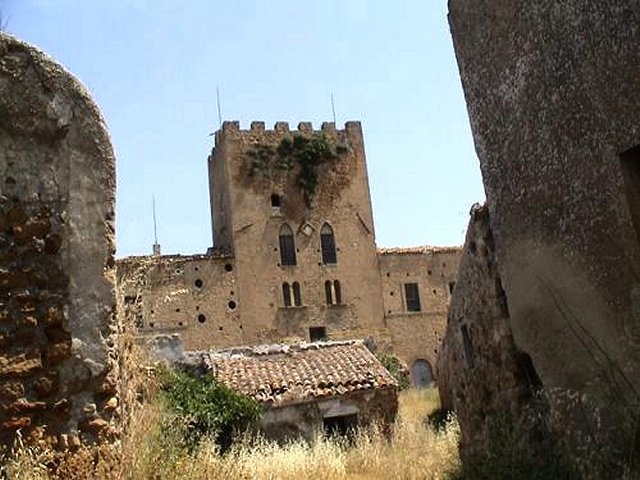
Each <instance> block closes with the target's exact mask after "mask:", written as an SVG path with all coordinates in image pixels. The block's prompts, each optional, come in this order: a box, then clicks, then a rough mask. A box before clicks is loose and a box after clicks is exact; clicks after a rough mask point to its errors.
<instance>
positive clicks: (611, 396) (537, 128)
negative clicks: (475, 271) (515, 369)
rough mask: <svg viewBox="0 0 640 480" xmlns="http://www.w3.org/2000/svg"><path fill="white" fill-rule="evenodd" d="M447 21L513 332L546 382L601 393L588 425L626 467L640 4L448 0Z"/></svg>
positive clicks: (635, 342)
mask: <svg viewBox="0 0 640 480" xmlns="http://www.w3.org/2000/svg"><path fill="white" fill-rule="evenodd" d="M449 22H450V25H451V31H452V36H453V42H454V46H455V51H456V56H457V60H458V65H459V68H460V75H461V78H462V84H463V87H464V92H465V97H466V100H467V105H468V110H469V117H470V120H471V126H472V130H473V134H474V141H475V145H476V150H477V153H478V157H479V159H480V167H481V170H482V176H483V182H484V186H485V190H486V194H487V207H488V211H489V217H490V220H491V222H490V224H491V225H490V226H491V233H492V236H493V238H494V240H495V262H496V266H497V272H498V274H499V278H500V279H501V283H502V286H503V287H504V292H505V297H506V299H507V301H508V305H509V317H508V325H509V328H510V330H511V332H512V334H513V341H514V344H515V346H516V348H517V349H518V350H519V351H521V352H524V353H526V354H527V355H528V356H529V357H530V359H531V367H532V368H533V369H535V372H536V375H537V376H538V377H539V379H540V382H541V384H542V386H543V387H544V388H545V390H546V391H547V392H550V391H561V392H564V393H565V397H573V398H579V399H585V400H586V401H587V402H588V403H590V404H593V405H594V406H595V409H591V410H590V412H587V409H585V412H586V413H585V414H584V415H583V418H582V419H580V422H577V423H582V429H581V428H580V427H578V429H577V431H578V432H581V433H585V432H587V434H588V435H587V437H585V438H590V441H589V442H590V447H589V448H591V450H590V451H591V452H592V453H593V452H594V450H597V451H600V452H601V453H602V454H603V455H608V456H609V461H610V462H611V463H612V464H615V465H616V466H617V467H620V465H621V464H622V463H623V462H625V461H627V460H628V459H629V458H631V457H632V455H631V454H632V453H633V450H634V448H635V453H637V454H638V455H639V456H640V442H638V431H639V429H640V315H639V313H640V295H639V293H638V292H640V281H639V278H640V276H639V273H638V272H640V244H639V243H638V238H639V237H638V232H639V231H640V228H639V219H640V217H639V216H638V212H640V199H639V197H638V191H640V183H639V179H640V147H639V145H640V97H639V96H638V92H640V55H639V50H638V44H639V43H640V10H639V9H638V4H637V2H635V1H629V0H611V1H607V2H599V1H592V0H567V1H563V2H554V1H551V0H544V1H538V2H526V1H521V0H511V1H506V0H450V1H449ZM460 275H461V277H462V276H463V275H465V274H464V273H463V272H462V270H461V272H460ZM457 297H458V292H457V291H456V292H455V293H454V298H453V300H452V302H453V303H454V304H456V303H459V302H464V301H465V299H464V298H462V297H461V298H459V299H458V298H457ZM452 311H453V309H452ZM465 316H466V317H467V321H471V322H472V323H473V322H475V321H476V320H474V318H475V319H477V320H482V321H483V322H486V321H487V320H490V319H488V318H487V316H486V315H484V314H483V311H482V310H481V309H476V310H475V312H473V311H471V310H469V311H468V312H467V313H465ZM472 340H473V338H472ZM449 341H451V342H452V343H451V346H452V348H455V347H454V343H453V341H454V337H450V336H449V335H447V337H446V339H445V342H449ZM458 346H459V342H458ZM485 347H487V348H489V347H490V348H493V354H494V355H495V356H500V355H505V354H506V353H507V351H508V349H505V348H503V346H502V345H501V344H500V343H495V344H486V345H485ZM453 366H454V365H453V364H451V365H450V366H449V367H450V368H451V367H453ZM449 374H450V375H457V376H465V375H478V374H485V375H488V374H490V372H489V371H487V372H481V371H480V370H478V369H477V368H476V370H471V369H464V370H458V371H455V370H454V369H452V368H451V369H450V371H449ZM449 374H448V375H449ZM453 383H454V382H452V384H453ZM486 392H487V396H488V397H490V398H492V399H495V398H497V397H498V396H500V395H504V394H505V392H504V391H502V390H501V389H500V388H499V387H498V386H497V385H490V386H488V387H487V389H486ZM558 398H561V397H557V398H556V397H552V398H551V404H550V408H551V409H552V410H556V409H562V405H560V404H559V402H558V401H557V399H558ZM575 411H576V409H568V410H567V409H565V410H564V413H565V414H566V415H567V417H565V420H564V423H565V425H566V424H568V420H567V419H566V418H568V416H569V415H571V414H572V413H573V412H575ZM594 412H596V413H594ZM462 421H463V419H462V418H461V422H462ZM468 427H469V428H470V429H472V427H473V425H472V424H471V423H470V424H469V425H468ZM465 428H466V427H465V426H464V425H462V429H463V431H464V429H465ZM523 433H526V432H523ZM575 433H576V429H573V428H569V427H565V429H564V431H563V432H561V435H560V438H561V440H562V441H563V442H565V443H567V442H568V443H570V442H573V441H574V440H575V441H579V440H580V438H578V437H580V435H576V434H575ZM601 433H602V435H603V436H604V438H605V440H602V439H601V441H600V442H599V443H598V441H597V438H596V437H597V436H598V435H599V434H601ZM571 436H573V438H570V437H571ZM634 442H635V447H634ZM594 446H597V447H594ZM578 450H579V449H578ZM585 464H586V465H590V466H591V468H593V464H594V462H593V459H589V460H587V461H586V463H585ZM636 464H637V463H636ZM612 472H613V470H611V471H609V472H608V475H615V474H614V473H612ZM592 473H593V472H592Z"/></svg>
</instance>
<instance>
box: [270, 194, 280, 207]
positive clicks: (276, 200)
mask: <svg viewBox="0 0 640 480" xmlns="http://www.w3.org/2000/svg"><path fill="white" fill-rule="evenodd" d="M271 206H272V207H276V208H280V195H278V194H277V193H273V194H272V195H271Z"/></svg>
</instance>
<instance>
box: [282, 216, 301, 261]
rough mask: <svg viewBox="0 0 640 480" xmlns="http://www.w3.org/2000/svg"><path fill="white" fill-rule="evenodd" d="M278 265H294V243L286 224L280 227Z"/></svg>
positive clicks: (291, 233)
mask: <svg viewBox="0 0 640 480" xmlns="http://www.w3.org/2000/svg"><path fill="white" fill-rule="evenodd" d="M278 240H279V243H280V264H281V265H296V263H297V262H296V242H295V239H294V237H293V230H291V227H290V226H289V225H287V224H286V223H285V224H284V225H282V227H280V236H279V237H278Z"/></svg>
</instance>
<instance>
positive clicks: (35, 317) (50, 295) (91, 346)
mask: <svg viewBox="0 0 640 480" xmlns="http://www.w3.org/2000/svg"><path fill="white" fill-rule="evenodd" d="M114 196H115V163H114V156H113V150H112V148H111V143H110V140H109V135H108V133H107V130H106V127H105V124H104V121H103V119H102V117H101V115H100V113H99V111H98V108H97V107H96V105H95V104H94V102H93V101H92V100H91V98H90V96H89V94H88V93H87V91H86V90H85V89H84V87H83V86H82V85H81V84H80V83H79V82H78V81H77V80H76V79H75V78H73V77H72V76H71V75H70V74H69V73H68V72H67V71H65V70H64V69H63V68H62V67H60V66H59V65H58V64H56V63H55V62H54V61H53V60H52V59H51V58H49V57H48V56H47V55H45V54H43V53H42V52H40V51H38V50H37V49H35V48H33V47H31V46H29V45H27V44H25V43H22V42H20V41H18V40H16V39H15V38H13V37H10V36H8V35H5V34H2V33H0V442H2V443H4V444H6V445H11V444H12V442H13V441H14V439H15V434H16V432H17V431H18V430H20V431H21V434H22V436H23V437H24V438H29V439H32V440H36V441H42V442H46V443H47V444H48V445H50V446H54V447H57V448H62V449H64V448H68V447H74V446H79V445H80V443H81V442H83V441H84V442H92V441H94V440H96V439H97V438H98V437H100V436H106V437H111V436H112V435H113V434H114V428H113V425H112V423H111V422H110V420H111V419H112V417H113V416H114V414H115V413H116V410H117V407H118V400H117V387H118V382H117V368H116V361H117V352H116V349H115V345H114V341H113V333H114V331H115V328H116V325H115V315H114V305H115V296H114V280H115V268H114V250H115V243H114V228H113V227H114V223H113V222H114Z"/></svg>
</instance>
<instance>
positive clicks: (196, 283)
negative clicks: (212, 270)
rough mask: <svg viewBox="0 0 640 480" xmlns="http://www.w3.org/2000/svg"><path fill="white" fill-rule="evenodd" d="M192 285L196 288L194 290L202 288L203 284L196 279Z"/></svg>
mask: <svg viewBox="0 0 640 480" xmlns="http://www.w3.org/2000/svg"><path fill="white" fill-rule="evenodd" d="M193 284H194V285H195V286H196V288H202V286H203V285H204V283H203V282H202V280H201V279H199V278H196V281H195V282H193Z"/></svg>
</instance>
